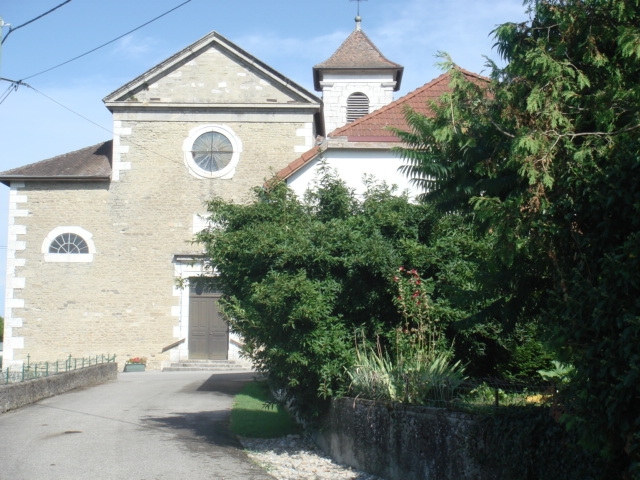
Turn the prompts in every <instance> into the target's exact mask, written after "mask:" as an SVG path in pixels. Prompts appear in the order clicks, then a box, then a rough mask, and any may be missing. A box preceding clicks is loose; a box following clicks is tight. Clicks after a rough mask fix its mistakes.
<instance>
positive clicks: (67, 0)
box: [0, 0, 71, 45]
mask: <svg viewBox="0 0 640 480" xmlns="http://www.w3.org/2000/svg"><path fill="white" fill-rule="evenodd" d="M70 1H71V0H66V2H63V3H61V4H60V5H58V6H57V7H53V8H52V9H51V10H49V11H48V12H44V13H43V14H42V15H39V16H37V17H36V18H34V19H32V20H29V21H28V22H26V23H23V24H22V25H18V26H17V27H15V28H14V27H11V26H9V31H8V32H7V35H6V36H5V37H4V38H3V39H2V42H0V45H2V44H3V43H4V42H6V41H7V38H9V35H11V32H14V31H16V30H18V29H19V28H22V27H26V26H27V25H29V24H30V23H33V22H35V21H36V20H39V19H41V18H42V17H44V16H45V15H49V14H50V13H51V12H53V11H54V10H57V9H59V8H60V7H62V6H63V5H66V4H67V3H69V2H70Z"/></svg>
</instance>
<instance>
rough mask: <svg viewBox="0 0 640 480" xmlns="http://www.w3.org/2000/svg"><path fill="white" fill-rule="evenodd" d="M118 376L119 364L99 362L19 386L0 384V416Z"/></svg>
mask: <svg viewBox="0 0 640 480" xmlns="http://www.w3.org/2000/svg"><path fill="white" fill-rule="evenodd" d="M117 376H118V364H117V363H115V362H112V363H102V364H100V365H93V366H91V367H86V368H81V369H78V370H74V371H72V372H67V373H60V374H58V375H52V376H50V377H43V378H38V379H36V380H29V381H26V382H22V383H11V384H8V385H0V413H4V412H6V411H8V410H13V409H16V408H20V407H22V406H24V405H28V404H30V403H34V402H37V401H38V400H42V399H43V398H48V397H53V396H54V395H59V394H61V393H64V392H68V391H69V390H73V389H75V388H80V387H90V386H93V385H99V384H101V383H106V382H108V381H111V380H115V379H116V378H117Z"/></svg>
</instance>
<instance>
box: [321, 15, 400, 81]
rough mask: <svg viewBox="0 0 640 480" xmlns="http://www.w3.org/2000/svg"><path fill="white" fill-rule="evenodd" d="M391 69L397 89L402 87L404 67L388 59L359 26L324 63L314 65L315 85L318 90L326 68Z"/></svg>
mask: <svg viewBox="0 0 640 480" xmlns="http://www.w3.org/2000/svg"><path fill="white" fill-rule="evenodd" d="M363 69H367V70H391V71H394V75H393V77H394V80H395V82H396V86H395V90H396V91H397V90H398V89H399V88H400V83H401V80H402V72H403V71H404V67H403V66H402V65H399V64H397V63H395V62H392V61H390V60H388V59H387V58H386V57H385V56H384V55H383V54H382V53H381V52H380V50H378V47H376V46H375V45H374V43H373V42H372V41H371V40H370V39H369V37H367V35H366V33H364V32H363V31H362V30H360V29H359V28H356V29H355V30H354V31H353V32H351V35H349V36H348V37H347V39H346V40H345V41H344V42H342V45H340V47H338V49H337V50H336V51H335V52H334V53H333V55H331V57H329V58H328V59H327V60H325V61H324V62H322V63H318V64H317V65H315V66H314V67H313V85H314V88H315V89H316V90H318V91H320V90H322V87H321V86H320V74H321V73H322V71H324V70H363Z"/></svg>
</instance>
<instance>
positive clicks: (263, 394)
mask: <svg viewBox="0 0 640 480" xmlns="http://www.w3.org/2000/svg"><path fill="white" fill-rule="evenodd" d="M270 401H272V397H271V393H270V392H269V387H268V386H267V382H266V381H261V382H257V381H254V382H251V383H248V384H246V385H245V387H244V388H243V389H242V391H241V392H240V393H239V394H238V395H236V397H235V399H234V402H233V408H232V410H231V431H232V432H233V433H234V434H236V435H240V436H242V437H250V438H275V437H282V436H285V435H289V434H292V433H300V430H301V428H300V426H299V425H298V424H297V423H295V422H294V421H293V419H292V418H291V417H290V416H289V414H288V413H287V411H286V410H285V409H284V407H282V406H281V405H277V404H272V405H268V403H269V402H270Z"/></svg>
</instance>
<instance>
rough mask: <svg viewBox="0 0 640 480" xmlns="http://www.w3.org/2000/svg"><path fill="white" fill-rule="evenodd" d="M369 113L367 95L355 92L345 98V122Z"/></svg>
mask: <svg viewBox="0 0 640 480" xmlns="http://www.w3.org/2000/svg"><path fill="white" fill-rule="evenodd" d="M368 113H369V97H367V96H366V95H365V94H364V93H360V92H356V93H352V94H351V95H349V98H347V123H351V122H353V121H354V120H357V119H358V118H360V117H364V116H365V115H367V114H368Z"/></svg>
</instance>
